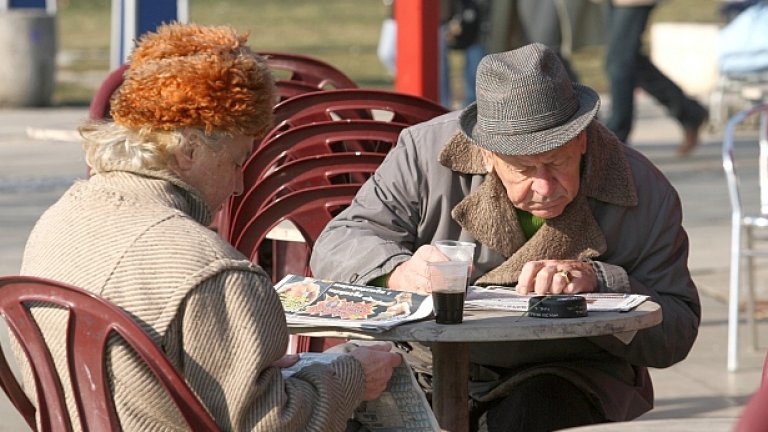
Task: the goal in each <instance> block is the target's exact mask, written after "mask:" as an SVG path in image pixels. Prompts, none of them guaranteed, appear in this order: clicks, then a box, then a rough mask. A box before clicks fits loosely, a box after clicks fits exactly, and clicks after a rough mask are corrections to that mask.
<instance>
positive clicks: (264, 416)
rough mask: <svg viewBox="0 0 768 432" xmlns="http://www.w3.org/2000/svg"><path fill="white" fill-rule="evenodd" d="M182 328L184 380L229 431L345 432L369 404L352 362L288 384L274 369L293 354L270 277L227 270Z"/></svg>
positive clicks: (313, 370) (311, 371) (189, 305)
mask: <svg viewBox="0 0 768 432" xmlns="http://www.w3.org/2000/svg"><path fill="white" fill-rule="evenodd" d="M177 322H178V323H179V325H177V326H173V325H172V326H171V327H172V328H173V327H175V328H176V329H178V330H176V331H178V332H180V333H181V335H180V340H181V341H182V344H183V346H182V347H180V348H181V350H182V352H183V355H182V356H181V361H182V363H183V366H182V369H183V371H184V375H185V377H186V379H187V381H188V382H189V383H190V385H191V387H192V388H193V389H194V390H195V392H196V393H197V394H198V395H199V397H200V398H201V400H202V401H203V403H204V405H205V406H206V407H208V409H209V411H210V412H211V414H212V415H213V417H214V419H216V421H217V422H218V423H219V425H220V426H221V427H222V428H223V429H224V430H233V431H337V430H344V428H345V425H346V421H347V419H348V418H350V416H351V415H352V410H353V409H354V408H355V407H356V406H357V405H358V404H359V403H360V402H361V401H362V395H363V383H364V375H363V368H362V365H361V364H360V363H359V362H358V361H357V360H356V359H354V358H353V357H351V356H341V357H340V358H339V359H337V360H336V361H334V362H333V363H331V364H330V365H313V366H311V367H309V368H305V369H303V370H302V371H300V372H299V373H297V374H295V375H293V376H292V377H291V378H288V379H283V377H282V374H281V373H280V369H279V368H277V367H274V366H271V364H272V363H273V362H275V361H276V360H278V359H280V358H281V357H282V356H283V355H284V354H285V352H286V348H287V343H288V330H287V327H286V323H285V315H284V313H283V310H282V307H281V306H280V301H279V299H278V296H277V295H276V294H275V292H274V289H273V288H272V284H271V283H270V281H269V280H268V279H267V278H266V275H264V274H259V273H256V272H252V271H238V270H225V271H222V272H220V273H218V274H216V275H215V276H213V277H211V278H208V279H206V280H204V281H203V282H201V283H200V284H199V285H198V286H197V288H195V289H193V290H192V291H191V292H190V293H189V295H188V296H187V298H186V300H185V301H184V303H183V304H182V305H181V310H180V312H179V314H178V315H177ZM171 332H173V330H171ZM171 337H172V336H171Z"/></svg>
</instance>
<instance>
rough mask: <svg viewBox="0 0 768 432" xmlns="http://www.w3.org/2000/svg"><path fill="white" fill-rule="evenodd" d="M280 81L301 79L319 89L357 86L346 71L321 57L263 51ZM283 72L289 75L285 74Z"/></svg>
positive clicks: (261, 53) (262, 53) (300, 80)
mask: <svg viewBox="0 0 768 432" xmlns="http://www.w3.org/2000/svg"><path fill="white" fill-rule="evenodd" d="M259 54H260V55H262V56H264V57H266V59H267V64H268V65H269V67H270V69H272V71H273V73H274V74H275V77H276V79H277V80H278V81H299V82H302V83H305V84H309V85H312V86H313V87H315V89H317V90H327V89H329V88H357V84H356V83H355V82H354V81H352V79H351V78H350V77H348V76H347V75H346V74H345V73H344V72H342V71H341V70H339V69H338V68H336V67H335V66H332V65H330V64H328V63H326V62H324V61H322V60H320V59H317V58H314V57H311V56H307V55H301V54H293V53H286V52H273V51H262V52H259ZM283 72H284V73H286V74H287V76H283Z"/></svg>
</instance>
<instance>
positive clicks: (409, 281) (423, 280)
mask: <svg viewBox="0 0 768 432" xmlns="http://www.w3.org/2000/svg"><path fill="white" fill-rule="evenodd" d="M429 261H449V260H448V257H447V256H445V255H443V253H442V252H440V251H439V250H438V249H437V248H436V247H434V246H432V245H424V246H422V247H420V248H418V249H417V250H416V253H415V254H413V256H412V257H411V259H409V260H408V261H406V262H404V263H402V264H400V265H399V266H397V267H395V270H394V271H393V272H392V274H391V275H390V276H389V280H388V281H387V288H394V289H399V290H402V291H411V292H415V293H417V294H424V295H426V294H429V293H431V292H432V289H431V288H430V286H429V275H428V274H427V262H429Z"/></svg>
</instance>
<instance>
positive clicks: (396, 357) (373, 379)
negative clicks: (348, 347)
mask: <svg viewBox="0 0 768 432" xmlns="http://www.w3.org/2000/svg"><path fill="white" fill-rule="evenodd" d="M391 349H392V344H379V345H366V346H365V347H359V348H355V349H353V350H352V351H350V353H349V354H350V355H351V356H352V357H354V358H356V359H358V360H359V361H360V364H362V365H363V372H364V373H365V391H364V393H363V399H364V400H367V401H370V400H374V399H376V398H378V397H379V395H381V393H382V392H383V391H384V390H385V389H386V388H387V383H388V382H389V379H390V378H392V370H393V369H394V368H395V367H397V366H399V365H400V363H402V361H403V359H402V357H400V354H396V353H391V352H389V351H390V350H391Z"/></svg>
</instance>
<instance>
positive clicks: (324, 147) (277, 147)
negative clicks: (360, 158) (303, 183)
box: [243, 120, 408, 188]
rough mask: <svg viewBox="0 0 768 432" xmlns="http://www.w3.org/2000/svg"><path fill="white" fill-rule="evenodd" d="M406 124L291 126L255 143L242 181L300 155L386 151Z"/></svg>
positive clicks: (357, 122)
mask: <svg viewBox="0 0 768 432" xmlns="http://www.w3.org/2000/svg"><path fill="white" fill-rule="evenodd" d="M407 126H408V125H406V124H404V123H395V122H379V121H376V120H346V121H325V122H318V123H313V124H307V125H302V126H298V127H296V128H292V129H290V130H287V131H285V132H283V133H282V134H279V135H276V136H274V137H273V138H271V139H269V140H267V141H262V142H261V143H258V147H257V148H256V149H254V151H253V153H252V154H251V156H250V157H249V158H248V160H247V161H246V162H245V164H244V165H243V182H244V183H245V185H246V188H247V187H248V185H252V184H255V183H256V182H257V181H258V180H259V179H260V178H261V177H263V176H264V175H265V174H266V173H267V172H269V170H270V169H272V168H275V167H277V166H279V165H281V164H283V163H287V162H290V161H291V160H295V159H298V158H302V157H307V156H316V155H319V154H327V153H338V152H355V151H366V152H372V153H388V152H389V150H391V149H392V147H394V146H395V144H397V139H398V138H399V136H400V132H401V131H402V130H403V129H405V128H406V127H407Z"/></svg>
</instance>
